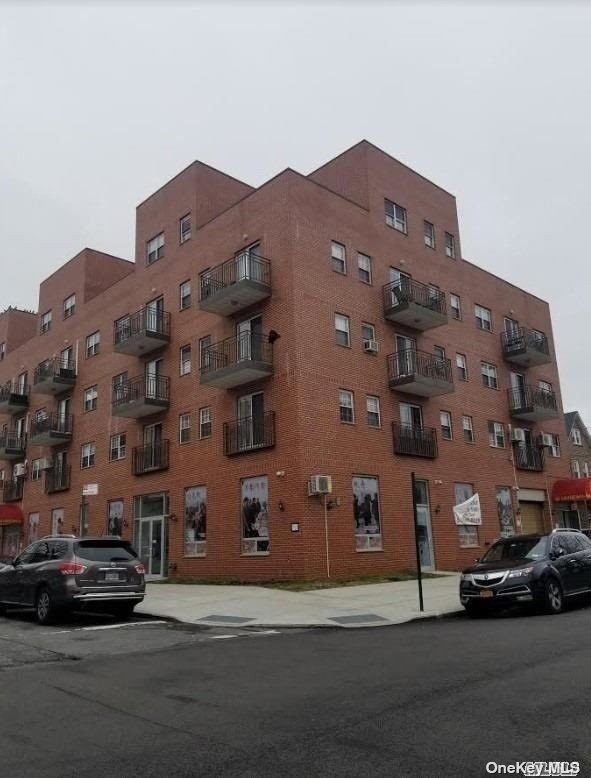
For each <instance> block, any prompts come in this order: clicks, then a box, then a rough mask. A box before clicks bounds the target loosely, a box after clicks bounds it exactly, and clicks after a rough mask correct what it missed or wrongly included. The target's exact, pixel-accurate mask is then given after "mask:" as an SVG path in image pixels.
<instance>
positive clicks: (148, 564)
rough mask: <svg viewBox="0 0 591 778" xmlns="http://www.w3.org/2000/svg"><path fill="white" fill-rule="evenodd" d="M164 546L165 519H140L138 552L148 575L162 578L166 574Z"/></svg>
mask: <svg viewBox="0 0 591 778" xmlns="http://www.w3.org/2000/svg"><path fill="white" fill-rule="evenodd" d="M164 548H165V544H164V519H163V518H162V517H158V518H152V519H139V524H138V539H137V552H138V554H139V555H140V559H141V560H142V562H143V564H144V567H145V568H146V576H152V577H153V578H161V577H162V576H163V575H164V570H165V564H164V561H165V560H164Z"/></svg>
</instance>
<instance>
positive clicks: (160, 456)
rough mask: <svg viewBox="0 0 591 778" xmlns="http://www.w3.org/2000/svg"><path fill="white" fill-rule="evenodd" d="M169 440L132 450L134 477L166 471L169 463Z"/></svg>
mask: <svg viewBox="0 0 591 778" xmlns="http://www.w3.org/2000/svg"><path fill="white" fill-rule="evenodd" d="M169 444H170V441H169V440H161V441H159V442H158V443H148V444H146V445H145V446H136V447H135V448H134V449H133V450H132V471H133V474H134V475H143V474H144V473H151V472H153V471H154V470H167V469H168V461H169V447H170V446H169Z"/></svg>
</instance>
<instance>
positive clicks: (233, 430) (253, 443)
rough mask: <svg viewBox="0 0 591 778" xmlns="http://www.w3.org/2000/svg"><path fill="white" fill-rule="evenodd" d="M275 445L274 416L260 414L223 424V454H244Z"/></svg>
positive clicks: (271, 413)
mask: <svg viewBox="0 0 591 778" xmlns="http://www.w3.org/2000/svg"><path fill="white" fill-rule="evenodd" d="M274 445H275V414H274V413H273V412H272V411H271V412H269V413H262V414H260V415H257V416H248V417H245V418H243V419H234V420H233V421H227V422H225V423H224V454H225V455H226V456H233V455H234V454H245V453H247V452H248V451H258V450H259V449H263V448H271V447H272V446H274Z"/></svg>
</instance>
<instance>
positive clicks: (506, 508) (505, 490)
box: [497, 486, 515, 538]
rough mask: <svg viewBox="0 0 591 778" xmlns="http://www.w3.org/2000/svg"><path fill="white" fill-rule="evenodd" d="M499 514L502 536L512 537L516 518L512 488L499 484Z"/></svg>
mask: <svg viewBox="0 0 591 778" xmlns="http://www.w3.org/2000/svg"><path fill="white" fill-rule="evenodd" d="M497 515H498V517H499V527H500V530H501V537H502V538H510V537H512V536H513V535H514V534H515V520H514V516H513V503H512V501H511V489H510V488H509V487H508V486H497Z"/></svg>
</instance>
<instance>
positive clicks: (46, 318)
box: [41, 311, 51, 333]
mask: <svg viewBox="0 0 591 778" xmlns="http://www.w3.org/2000/svg"><path fill="white" fill-rule="evenodd" d="M50 329H51V311H46V312H45V313H44V314H42V316H41V332H42V333H43V332H49V330H50Z"/></svg>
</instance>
